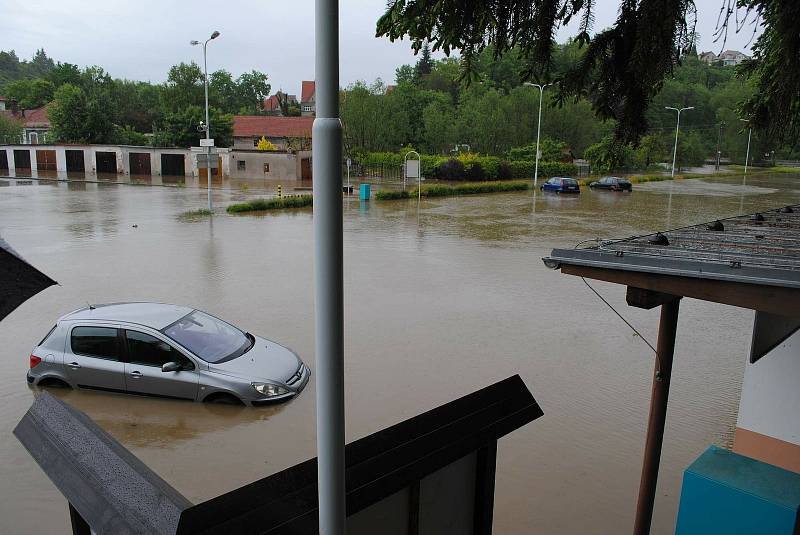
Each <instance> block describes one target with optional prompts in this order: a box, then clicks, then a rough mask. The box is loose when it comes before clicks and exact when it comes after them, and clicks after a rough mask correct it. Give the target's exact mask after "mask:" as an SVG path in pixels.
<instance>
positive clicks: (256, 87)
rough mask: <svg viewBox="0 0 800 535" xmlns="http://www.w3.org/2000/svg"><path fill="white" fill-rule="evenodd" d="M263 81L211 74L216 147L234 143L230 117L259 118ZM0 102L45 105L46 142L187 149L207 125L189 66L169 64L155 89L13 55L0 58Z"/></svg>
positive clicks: (199, 81)
mask: <svg viewBox="0 0 800 535" xmlns="http://www.w3.org/2000/svg"><path fill="white" fill-rule="evenodd" d="M268 80H269V79H268V77H267V75H266V74H264V73H261V72H258V71H255V70H254V71H251V72H249V73H243V74H242V75H241V76H239V77H237V78H235V79H234V78H233V76H232V75H231V73H229V72H227V71H225V70H218V71H215V72H213V73H210V74H209V108H210V111H209V115H210V120H211V122H212V125H213V127H212V128H213V131H214V138H215V139H216V143H217V145H218V146H221V147H226V146H229V145H231V144H232V143H233V115H234V114H239V113H242V114H259V113H263V102H264V98H266V97H267V96H268V95H269V91H270V84H269V81H268ZM0 95H3V96H4V97H5V98H6V99H8V100H15V101H16V105H17V106H18V107H19V108H20V109H33V108H38V107H41V106H45V105H49V107H48V116H49V118H50V122H51V127H52V132H51V139H53V140H54V141H60V142H67V143H115V144H116V143H119V144H127V145H151V144H152V145H155V146H162V147H166V146H180V147H185V146H192V145H197V144H198V141H199V139H200V137H202V136H201V132H200V131H198V128H197V127H198V125H199V124H200V122H201V121H204V120H205V109H204V92H203V71H202V70H201V69H200V67H199V66H198V65H197V64H196V63H194V62H191V63H180V64H178V65H174V66H173V67H171V68H170V70H169V72H168V74H167V81H166V82H165V83H163V84H153V83H150V82H138V81H132V80H123V79H119V78H113V77H112V76H111V75H110V74H109V73H107V72H105V70H103V69H102V68H101V67H97V66H92V67H85V68H83V69H81V68H79V67H78V66H77V65H74V64H71V63H61V62H55V61H54V60H53V59H52V58H49V57H48V56H47V54H46V53H45V52H44V50H38V51H37V52H36V54H35V55H34V57H33V58H32V59H31V60H30V61H25V60H20V59H19V58H18V57H17V55H16V54H15V53H14V51H13V50H12V51H9V52H0ZM10 128H13V125H12V126H7V125H6V126H3V129H4V130H8V129H10Z"/></svg>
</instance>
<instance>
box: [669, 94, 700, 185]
mask: <svg viewBox="0 0 800 535" xmlns="http://www.w3.org/2000/svg"><path fill="white" fill-rule="evenodd" d="M664 109H667V110H675V111H676V112H678V122H677V124H676V125H675V148H674V149H673V151H672V178H673V179H674V178H675V159H676V158H677V157H678V130H680V128H681V112H682V111H686V110H693V109H694V106H689V107H688V108H673V107H671V106H664Z"/></svg>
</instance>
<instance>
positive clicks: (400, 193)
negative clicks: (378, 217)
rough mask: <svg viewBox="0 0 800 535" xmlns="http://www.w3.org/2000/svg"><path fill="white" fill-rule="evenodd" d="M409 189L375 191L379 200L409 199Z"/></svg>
mask: <svg viewBox="0 0 800 535" xmlns="http://www.w3.org/2000/svg"><path fill="white" fill-rule="evenodd" d="M408 198H410V195H409V194H408V191H405V190H399V189H390V190H385V189H384V190H378V191H376V192H375V199H377V200H379V201H395V200H397V199H408Z"/></svg>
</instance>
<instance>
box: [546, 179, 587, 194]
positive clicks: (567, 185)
mask: <svg viewBox="0 0 800 535" xmlns="http://www.w3.org/2000/svg"><path fill="white" fill-rule="evenodd" d="M540 189H541V190H542V191H555V192H556V193H580V192H581V187H580V185H579V184H578V181H577V180H575V179H574V178H566V177H560V176H554V177H553V178H551V179H549V180H548V181H547V182H545V183H544V184H542V185H541V187H540Z"/></svg>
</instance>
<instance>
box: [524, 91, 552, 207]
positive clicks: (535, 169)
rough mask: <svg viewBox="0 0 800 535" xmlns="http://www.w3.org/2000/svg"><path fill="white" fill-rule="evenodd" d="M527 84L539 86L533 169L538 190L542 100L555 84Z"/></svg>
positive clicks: (534, 181) (534, 187) (534, 184)
mask: <svg viewBox="0 0 800 535" xmlns="http://www.w3.org/2000/svg"><path fill="white" fill-rule="evenodd" d="M525 85H527V86H531V87H538V88H539V121H538V123H537V124H536V164H535V166H534V170H533V189H534V191H536V183H537V182H538V181H539V156H540V154H539V136H540V134H541V133H542V100H544V90H545V88H546V87H548V86H551V85H553V84H544V85H542V84H532V83H530V82H525Z"/></svg>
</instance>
